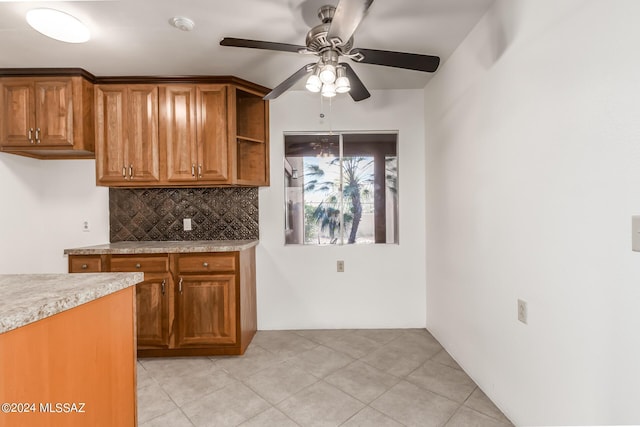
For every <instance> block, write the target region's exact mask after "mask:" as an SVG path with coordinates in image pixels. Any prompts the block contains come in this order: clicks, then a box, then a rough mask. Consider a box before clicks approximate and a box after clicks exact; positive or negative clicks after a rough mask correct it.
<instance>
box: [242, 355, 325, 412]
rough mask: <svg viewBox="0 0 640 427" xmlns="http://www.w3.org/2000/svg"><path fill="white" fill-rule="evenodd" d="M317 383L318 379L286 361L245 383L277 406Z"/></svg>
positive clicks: (251, 377)
mask: <svg viewBox="0 0 640 427" xmlns="http://www.w3.org/2000/svg"><path fill="white" fill-rule="evenodd" d="M317 381H318V378H316V377H314V376H313V375H311V374H310V373H308V372H306V371H303V370H302V369H300V368H299V367H297V366H296V365H294V364H293V363H292V362H290V361H285V362H282V363H279V364H277V365H275V366H272V367H270V368H267V369H264V370H262V371H260V372H258V373H257V374H254V375H252V376H250V377H248V378H246V379H245V380H244V383H245V384H247V385H248V386H249V387H251V389H252V390H254V391H255V392H256V393H258V394H259V395H260V396H262V397H263V398H264V399H266V400H267V401H269V402H270V403H272V404H275V403H278V402H280V401H282V400H284V399H286V398H287V397H289V396H291V395H292V394H294V393H296V392H297V391H300V390H302V389H303V388H305V387H308V386H310V385H311V384H313V383H315V382H317Z"/></svg>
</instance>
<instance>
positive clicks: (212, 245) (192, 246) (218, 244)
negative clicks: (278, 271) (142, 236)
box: [64, 240, 258, 255]
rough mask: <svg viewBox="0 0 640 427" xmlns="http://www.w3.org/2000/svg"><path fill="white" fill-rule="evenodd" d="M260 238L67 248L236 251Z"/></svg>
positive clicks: (84, 251)
mask: <svg viewBox="0 0 640 427" xmlns="http://www.w3.org/2000/svg"><path fill="white" fill-rule="evenodd" d="M257 244H258V240H191V241H189V240H185V241H147V242H116V243H106V244H104V245H95V246H86V247H82V248H72V249H65V250H64V253H65V254H67V255H135V254H158V253H165V254H166V253H190V252H235V251H243V250H245V249H249V248H251V247H253V246H256V245H257Z"/></svg>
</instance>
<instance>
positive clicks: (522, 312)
mask: <svg viewBox="0 0 640 427" xmlns="http://www.w3.org/2000/svg"><path fill="white" fill-rule="evenodd" d="M527 315H528V309H527V302H526V301H524V300H521V299H519V300H518V320H519V321H521V322H522V323H524V324H525V325H526V324H527Z"/></svg>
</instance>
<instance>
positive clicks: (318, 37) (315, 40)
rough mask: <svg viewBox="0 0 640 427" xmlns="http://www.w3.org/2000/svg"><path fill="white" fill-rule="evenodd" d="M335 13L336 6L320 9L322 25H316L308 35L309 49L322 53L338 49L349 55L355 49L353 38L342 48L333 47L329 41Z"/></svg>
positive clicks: (341, 46)
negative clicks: (329, 49)
mask: <svg viewBox="0 0 640 427" xmlns="http://www.w3.org/2000/svg"><path fill="white" fill-rule="evenodd" d="M335 11H336V8H335V6H322V7H321V8H320V10H319V11H318V17H319V18H320V19H321V20H322V24H319V25H316V26H315V27H313V28H312V29H310V30H309V32H308V33H307V39H306V45H307V49H309V50H311V51H313V52H322V51H323V50H325V49H327V48H330V47H336V48H338V49H339V50H340V52H342V53H349V52H350V51H351V49H352V48H353V37H351V38H350V39H349V40H347V42H346V43H343V44H342V45H340V46H332V44H331V42H330V41H329V40H327V33H328V32H329V28H330V27H331V21H332V20H333V15H334V14H335Z"/></svg>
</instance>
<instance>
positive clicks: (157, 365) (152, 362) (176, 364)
mask: <svg viewBox="0 0 640 427" xmlns="http://www.w3.org/2000/svg"><path fill="white" fill-rule="evenodd" d="M138 362H139V363H140V364H141V365H142V366H143V367H144V369H145V370H146V371H147V372H148V373H149V374H150V375H151V376H152V377H153V378H155V379H156V381H161V380H162V379H163V378H177V377H180V376H182V375H183V374H188V373H190V372H207V371H211V370H214V369H215V362H214V361H213V360H211V359H210V358H208V357H149V358H144V359H138Z"/></svg>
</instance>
